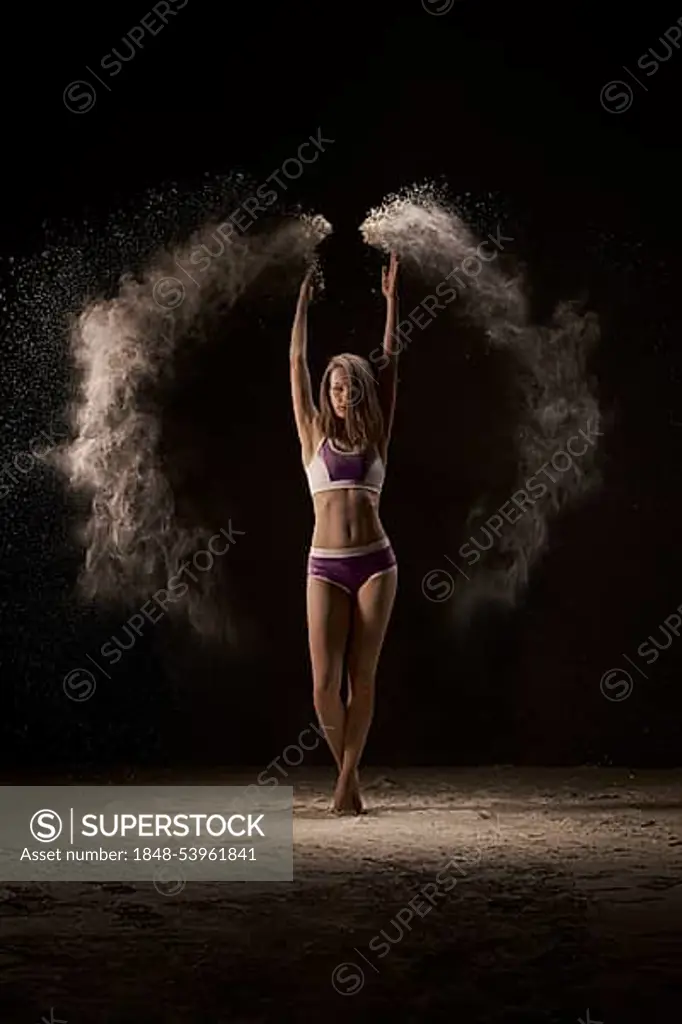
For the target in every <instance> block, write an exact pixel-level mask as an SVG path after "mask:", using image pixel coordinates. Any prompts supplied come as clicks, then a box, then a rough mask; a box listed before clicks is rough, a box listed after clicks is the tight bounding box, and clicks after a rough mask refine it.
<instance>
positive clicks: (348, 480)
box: [306, 437, 386, 494]
mask: <svg viewBox="0 0 682 1024" xmlns="http://www.w3.org/2000/svg"><path fill="white" fill-rule="evenodd" d="M306 475H307V477H308V483H309V485H310V493H311V494H319V492H320V491H335V490H342V489H344V488H347V489H354V490H363V491H373V492H374V494H381V488H382V487H383V484H384V477H385V475H386V471H385V467H384V463H383V462H382V460H381V457H380V455H379V454H378V452H377V453H375V454H372V453H371V452H344V451H341V449H340V448H336V447H335V446H334V442H333V441H332V440H331V438H328V437H323V438H322V440H321V441H320V443H319V445H318V446H317V450H316V451H315V454H314V455H313V457H312V459H311V460H310V462H309V463H308V465H307V466H306Z"/></svg>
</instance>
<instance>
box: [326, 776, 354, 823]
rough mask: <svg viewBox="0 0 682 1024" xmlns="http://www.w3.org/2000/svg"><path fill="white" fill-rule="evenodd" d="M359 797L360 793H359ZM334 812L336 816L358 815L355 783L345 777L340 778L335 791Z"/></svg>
mask: <svg viewBox="0 0 682 1024" xmlns="http://www.w3.org/2000/svg"><path fill="white" fill-rule="evenodd" d="M358 796H359V793H358ZM332 810H333V811H334V813H335V814H357V813H358V812H357V810H356V800H355V793H354V781H353V779H352V778H350V779H348V778H346V777H345V776H343V775H340V776H339V780H338V782H337V783H336V789H335V790H334V802H333V804H332Z"/></svg>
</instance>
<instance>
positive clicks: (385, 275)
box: [381, 252, 398, 299]
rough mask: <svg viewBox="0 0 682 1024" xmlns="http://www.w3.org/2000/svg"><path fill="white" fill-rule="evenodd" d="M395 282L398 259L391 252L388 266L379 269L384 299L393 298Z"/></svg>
mask: <svg viewBox="0 0 682 1024" xmlns="http://www.w3.org/2000/svg"><path fill="white" fill-rule="evenodd" d="M397 280H398V257H397V256H396V254H395V253H394V252H392V253H391V258H390V261H389V264H388V266H387V267H382V268H381V290H382V292H383V293H384V296H385V298H387V299H393V298H395V293H396V282H397Z"/></svg>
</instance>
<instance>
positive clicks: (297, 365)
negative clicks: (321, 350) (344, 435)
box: [289, 267, 317, 463]
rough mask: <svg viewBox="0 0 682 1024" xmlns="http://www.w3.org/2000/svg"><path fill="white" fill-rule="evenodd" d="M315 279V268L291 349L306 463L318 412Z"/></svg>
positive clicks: (303, 289)
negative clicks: (313, 370) (311, 318)
mask: <svg viewBox="0 0 682 1024" xmlns="http://www.w3.org/2000/svg"><path fill="white" fill-rule="evenodd" d="M312 277H313V268H312V267H311V268H310V269H309V270H308V272H307V273H306V275H305V277H304V278H303V283H302V284H301V290H300V292H299V295H298V303H297V305H296V315H295V317H294V325H293V327H292V329H291V346H290V348H289V365H290V371H291V397H292V400H293V404H294V418H295V420H296V429H297V430H298V436H299V440H300V442H301V448H302V453H303V461H304V462H306V463H308V462H309V461H310V459H311V458H312V456H313V449H314V446H315V422H316V419H317V409H316V408H315V402H314V401H313V390H312V386H311V383H310V372H309V370H308V304H309V302H310V299H311V296H312Z"/></svg>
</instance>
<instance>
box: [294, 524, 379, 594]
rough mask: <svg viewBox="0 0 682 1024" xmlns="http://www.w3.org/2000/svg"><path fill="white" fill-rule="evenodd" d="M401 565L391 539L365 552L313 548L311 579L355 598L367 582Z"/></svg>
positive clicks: (363, 548) (310, 560) (367, 546)
mask: <svg viewBox="0 0 682 1024" xmlns="http://www.w3.org/2000/svg"><path fill="white" fill-rule="evenodd" d="M396 565H397V561H396V557H395V553H394V551H393V548H392V547H391V542H390V541H389V539H388V537H383V538H382V539H381V540H377V541H374V542H373V543H372V544H366V545H365V546H364V547H361V548H340V549H338V550H330V549H328V548H311V549H310V555H309V558H308V575H309V576H314V577H316V578H317V579H320V580H325V581H326V582H327V583H333V584H334V585H335V586H337V587H341V589H342V590H345V591H346V593H347V594H351V595H352V596H355V595H356V594H357V592H358V590H359V589H360V587H361V586H362V585H363V583H366V582H367V580H370V579H372V577H374V576H380V575H381V574H382V573H385V572H389V571H390V570H392V569H393V568H394V567H395V566H396Z"/></svg>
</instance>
